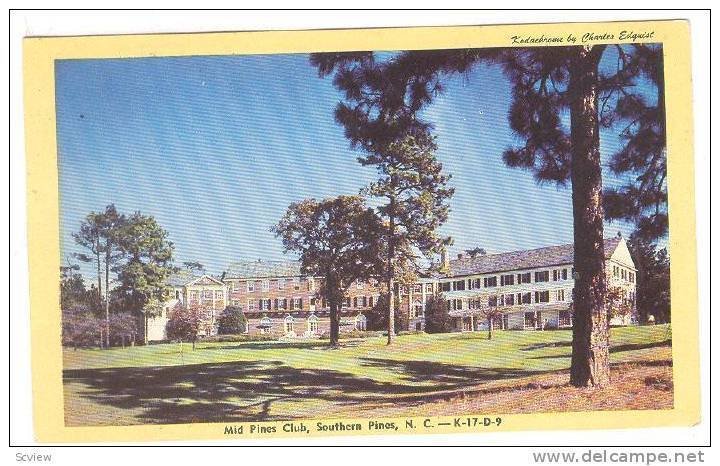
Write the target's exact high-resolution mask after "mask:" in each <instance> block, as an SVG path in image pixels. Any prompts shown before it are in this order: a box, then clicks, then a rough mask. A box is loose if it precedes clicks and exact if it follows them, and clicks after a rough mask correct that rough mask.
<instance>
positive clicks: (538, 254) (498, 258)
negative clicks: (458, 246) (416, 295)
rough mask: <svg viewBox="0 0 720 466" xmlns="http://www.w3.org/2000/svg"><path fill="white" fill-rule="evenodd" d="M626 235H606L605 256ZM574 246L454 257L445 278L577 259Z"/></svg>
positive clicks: (553, 264)
mask: <svg viewBox="0 0 720 466" xmlns="http://www.w3.org/2000/svg"><path fill="white" fill-rule="evenodd" d="M621 240H622V238H619V237H615V238H610V239H605V241H604V247H605V259H609V258H610V256H612V254H613V252H615V249H617V246H618V244H620V241H621ZM573 257H574V247H573V245H572V244H563V245H560V246H548V247H544V248H538V249H529V250H523V251H512V252H502V253H499V254H485V255H479V256H475V257H470V256H467V257H463V258H459V259H451V260H450V268H449V271H448V272H447V273H445V274H442V275H441V277H442V278H448V277H457V276H463V275H479V274H485V273H495V272H506V271H510V270H523V269H534V268H540V267H552V266H557V265H570V264H572V263H573Z"/></svg>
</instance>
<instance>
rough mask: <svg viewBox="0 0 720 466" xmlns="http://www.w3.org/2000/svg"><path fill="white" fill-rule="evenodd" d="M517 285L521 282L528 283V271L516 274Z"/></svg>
mask: <svg viewBox="0 0 720 466" xmlns="http://www.w3.org/2000/svg"><path fill="white" fill-rule="evenodd" d="M517 282H518V285H520V284H522V283H530V272H526V273H519V274H517Z"/></svg>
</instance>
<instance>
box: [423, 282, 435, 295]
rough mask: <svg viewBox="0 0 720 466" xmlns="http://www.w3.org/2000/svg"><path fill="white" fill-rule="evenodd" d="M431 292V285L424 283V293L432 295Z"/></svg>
mask: <svg viewBox="0 0 720 466" xmlns="http://www.w3.org/2000/svg"><path fill="white" fill-rule="evenodd" d="M432 292H433V285H432V283H426V284H425V293H432Z"/></svg>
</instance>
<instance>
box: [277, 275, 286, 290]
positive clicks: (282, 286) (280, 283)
mask: <svg viewBox="0 0 720 466" xmlns="http://www.w3.org/2000/svg"><path fill="white" fill-rule="evenodd" d="M277 283H278V290H284V289H285V279H284V278H278V281H277Z"/></svg>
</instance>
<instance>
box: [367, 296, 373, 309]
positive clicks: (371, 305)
mask: <svg viewBox="0 0 720 466" xmlns="http://www.w3.org/2000/svg"><path fill="white" fill-rule="evenodd" d="M368 306H370V307H373V297H372V296H370V298H369V299H368Z"/></svg>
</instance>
